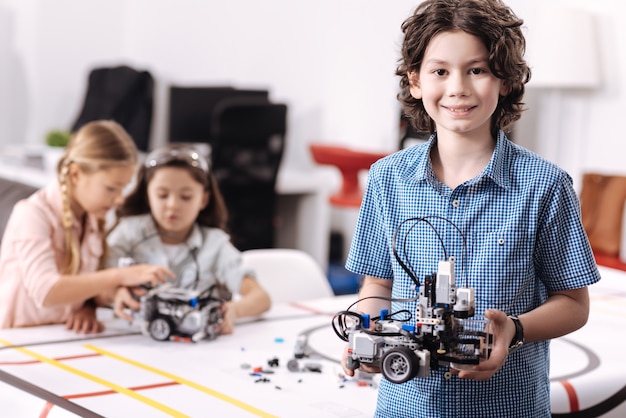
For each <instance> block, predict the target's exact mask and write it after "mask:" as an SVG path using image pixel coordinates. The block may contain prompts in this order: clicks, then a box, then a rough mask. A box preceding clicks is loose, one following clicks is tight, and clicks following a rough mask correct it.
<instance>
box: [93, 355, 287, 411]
mask: <svg viewBox="0 0 626 418" xmlns="http://www.w3.org/2000/svg"><path fill="white" fill-rule="evenodd" d="M84 347H85V348H88V349H89V350H93V351H95V352H97V353H100V354H102V355H103V356H107V357H112V358H114V359H116V360H120V361H123V362H125V363H128V364H131V365H133V366H135V367H139V368H140V369H144V370H147V371H150V372H152V373H155V374H158V375H159V376H163V377H165V378H167V379H170V380H173V381H175V382H178V383H180V384H181V385H186V386H189V387H192V388H194V389H197V390H199V391H201V392H204V393H207V394H209V395H211V396H214V397H216V398H218V399H221V400H222V401H224V402H228V403H230V404H231V405H234V406H237V407H239V408H241V409H243V410H245V411H248V412H250V413H252V414H255V415H257V416H260V417H265V418H276V416H275V415H271V414H268V413H267V412H264V411H261V410H260V409H257V408H255V407H253V406H251V405H248V404H247V403H244V402H242V401H240V400H238V399H235V398H233V397H231V396H228V395H225V394H223V393H220V392H218V391H216V390H213V389H210V388H207V387H205V386H202V385H199V384H198V383H196V382H193V381H191V380H187V379H184V378H182V377H180V376H176V375H173V374H171V373H168V372H166V371H163V370H159V369H156V368H154V367H152V366H148V365H147V364H142V363H139V362H137V361H135V360H131V359H129V358H126V357H122V356H120V355H117V354H115V353H111V352H109V351H106V350H103V349H101V348H98V347H95V346H93V345H85V346H84Z"/></svg>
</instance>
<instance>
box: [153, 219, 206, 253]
mask: <svg viewBox="0 0 626 418" xmlns="http://www.w3.org/2000/svg"><path fill="white" fill-rule="evenodd" d="M148 216H149V217H150V222H148V223H147V225H146V227H145V229H144V236H143V239H144V240H148V239H150V238H152V237H154V238H156V239H158V240H160V239H161V238H160V236H159V230H158V229H157V226H156V222H155V220H154V218H153V217H152V216H151V215H148ZM185 244H186V245H187V247H188V248H200V247H201V246H202V231H201V230H200V225H198V223H195V224H194V225H193V229H192V230H191V234H189V238H187V240H186V241H185Z"/></svg>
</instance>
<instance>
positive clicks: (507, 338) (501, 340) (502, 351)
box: [451, 309, 515, 380]
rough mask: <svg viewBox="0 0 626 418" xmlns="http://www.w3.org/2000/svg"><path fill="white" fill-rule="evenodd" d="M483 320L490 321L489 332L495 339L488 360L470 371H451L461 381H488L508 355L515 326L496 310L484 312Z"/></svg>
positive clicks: (502, 364)
mask: <svg viewBox="0 0 626 418" xmlns="http://www.w3.org/2000/svg"><path fill="white" fill-rule="evenodd" d="M485 318H487V319H489V320H490V321H491V331H492V332H493V335H494V338H495V345H494V348H493V350H491V355H490V356H489V359H488V360H484V361H482V362H480V364H477V365H476V366H474V367H472V369H471V370H456V369H451V371H452V373H454V374H458V375H459V378H461V379H474V380H488V379H490V378H491V377H492V376H493V375H494V374H495V373H496V372H497V371H498V370H500V369H501V368H502V366H504V363H505V361H506V358H507V356H508V355H509V344H510V343H511V340H513V336H514V335H515V325H514V324H513V322H512V321H511V320H510V319H509V318H508V317H507V316H506V314H505V313H504V312H502V311H500V310H497V309H490V310H487V311H485Z"/></svg>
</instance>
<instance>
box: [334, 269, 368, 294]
mask: <svg viewBox="0 0 626 418" xmlns="http://www.w3.org/2000/svg"><path fill="white" fill-rule="evenodd" d="M362 280H363V276H361V275H360V274H354V273H352V272H350V271H348V270H346V268H345V267H344V266H343V263H340V262H330V263H329V264H328V281H329V282H330V286H331V287H332V288H333V292H335V295H351V294H354V293H358V291H359V288H360V287H361V282H362Z"/></svg>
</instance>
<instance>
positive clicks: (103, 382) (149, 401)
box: [0, 339, 188, 417]
mask: <svg viewBox="0 0 626 418" xmlns="http://www.w3.org/2000/svg"><path fill="white" fill-rule="evenodd" d="M0 343H2V344H3V345H5V346H12V345H13V344H11V343H10V342H8V341H5V340H2V339H0ZM13 349H14V350H16V351H19V352H20V353H23V354H26V355H27V356H30V357H34V358H36V359H37V360H39V361H41V362H42V363H48V364H50V365H52V366H56V367H58V368H60V369H63V370H65V371H67V372H70V373H74V374H75V375H78V376H80V377H83V378H85V379H87V380H91V381H93V382H96V383H99V384H101V385H102V386H106V387H108V388H109V389H112V390H114V391H116V392H118V393H123V394H124V395H127V396H130V397H131V398H134V399H136V400H138V401H141V402H144V403H146V404H148V405H150V406H152V407H154V408H156V409H159V410H161V411H163V412H165V413H167V414H169V415H171V416H173V417H188V415H185V414H183V413H182V412H179V411H176V410H175V409H172V408H170V407H168V406H167V405H163V404H162V403H159V402H156V401H154V400H152V399H150V398H148V397H145V396H143V395H140V394H138V393H137V392H135V391H133V390H130V389H126V388H125V387H123V386H119V385H116V384H115V383H112V382H109V381H107V380H104V379H101V378H99V377H97V376H94V375H91V374H89V373H85V372H83V371H81V370H78V369H76V368H74V367H71V366H68V365H67V364H64V363H61V362H59V361H56V360H54V359H51V358H49V357H46V356H43V355H41V354H37V353H35V352H34V351H30V350H28V349H26V348H23V347H19V346H18V347H13Z"/></svg>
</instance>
